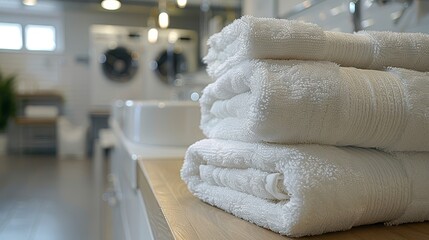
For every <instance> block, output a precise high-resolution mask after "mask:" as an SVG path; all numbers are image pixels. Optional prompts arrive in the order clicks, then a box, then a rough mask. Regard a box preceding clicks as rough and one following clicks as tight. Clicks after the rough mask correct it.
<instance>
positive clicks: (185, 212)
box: [137, 159, 429, 240]
mask: <svg viewBox="0 0 429 240" xmlns="http://www.w3.org/2000/svg"><path fill="white" fill-rule="evenodd" d="M182 163H183V160H182V159H163V160H147V159H145V160H139V165H140V168H138V173H137V175H138V176H139V178H138V179H139V183H138V186H139V189H140V190H141V189H146V191H142V195H143V197H144V199H145V200H146V198H147V197H149V198H150V196H148V195H150V194H153V196H152V198H153V199H155V200H156V203H155V204H153V203H152V205H151V206H147V207H155V208H158V209H157V211H159V214H158V217H163V218H164V219H165V221H163V220H157V221H156V222H157V223H156V224H161V225H162V224H164V225H165V224H167V226H163V227H159V228H160V229H163V230H162V231H161V232H160V233H157V234H158V235H157V237H159V238H157V239H178V240H182V239H183V240H193V239H204V240H206V239H207V240H209V239H234V240H235V239H274V240H275V239H282V240H286V239H303V240H304V239H305V240H334V239H335V240H338V239H344V240H363V239H365V240H367V239H369V240H371V239H392V240H408V239H409V240H429V223H428V222H425V223H413V224H403V225H400V226H393V227H386V226H384V225H383V224H374V225H367V226H361V227H356V228H353V229H351V230H348V231H344V232H336V233H327V234H323V235H318V236H313V237H302V238H288V237H285V236H281V235H280V234H278V233H275V232H272V231H270V230H267V229H264V228H261V227H258V226H257V225H255V224H252V223H249V222H247V221H244V220H242V219H240V218H237V217H235V216H233V215H231V214H229V213H226V212H225V211H223V210H221V209H218V208H216V207H213V206H210V205H208V204H206V203H204V202H202V201H201V200H199V199H198V198H196V197H194V196H193V195H192V194H191V193H190V192H189V191H188V189H187V187H186V184H185V183H184V182H183V181H182V180H181V179H180V168H181V167H182ZM145 185H146V186H145ZM148 186H149V188H150V190H151V191H148ZM154 205H155V206H154ZM149 218H151V216H149ZM151 224H152V221H151ZM152 229H153V230H154V228H152ZM155 229H156V228H155ZM166 229H168V230H169V231H170V234H168V233H166V232H165V231H166ZM155 231H156V230H155ZM154 234H155V233H154Z"/></svg>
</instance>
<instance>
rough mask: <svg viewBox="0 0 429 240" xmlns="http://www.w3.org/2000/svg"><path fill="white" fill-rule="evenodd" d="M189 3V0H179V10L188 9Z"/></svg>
mask: <svg viewBox="0 0 429 240" xmlns="http://www.w3.org/2000/svg"><path fill="white" fill-rule="evenodd" d="M187 2H188V1H187V0H177V5H178V6H179V8H184V7H186V3H187Z"/></svg>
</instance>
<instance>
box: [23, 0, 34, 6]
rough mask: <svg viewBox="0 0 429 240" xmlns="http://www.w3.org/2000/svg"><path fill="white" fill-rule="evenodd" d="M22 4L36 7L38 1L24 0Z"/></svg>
mask: <svg viewBox="0 0 429 240" xmlns="http://www.w3.org/2000/svg"><path fill="white" fill-rule="evenodd" d="M22 4H24V5H25V6H34V5H36V4H37V0H22Z"/></svg>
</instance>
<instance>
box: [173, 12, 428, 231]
mask: <svg viewBox="0 0 429 240" xmlns="http://www.w3.org/2000/svg"><path fill="white" fill-rule="evenodd" d="M208 44H209V52H208V55H207V56H206V58H205V61H206V63H207V71H208V73H209V75H210V76H211V77H212V78H213V79H214V80H215V81H214V83H212V84H210V85H209V86H207V87H206V88H205V90H204V92H203V96H202V98H201V100H200V104H201V111H202V119H201V128H202V129H203V132H204V133H205V135H206V136H207V137H208V139H205V140H202V141H199V142H197V143H195V144H194V145H192V146H191V147H190V148H189V149H188V151H187V154H186V157H185V162H184V165H183V168H182V170H181V176H182V179H183V180H184V181H185V182H186V183H187V185H188V188H189V190H190V191H191V192H192V193H193V194H194V195H195V196H197V197H198V198H200V199H201V200H203V201H205V202H207V203H209V204H211V205H214V206H216V207H219V208H221V209H223V210H225V211H227V212H229V213H232V214H234V215H235V216H237V217H240V218H242V219H245V220H247V221H250V222H252V223H255V224H257V225H259V226H262V227H265V228H268V229H271V230H273V231H275V232H279V233H281V234H284V235H288V236H295V237H298V236H305V235H316V234H321V233H325V232H332V231H340V230H346V229H350V228H351V227H353V226H358V225H363V224H372V223H378V222H384V223H385V224H386V225H397V224H401V223H408V222H422V221H426V220H429V73H428V72H429V35H424V34H418V33H392V32H359V33H355V34H347V33H335V32H328V31H323V30H322V29H321V28H320V27H318V26H317V25H314V24H309V23H303V22H297V21H289V20H278V19H266V18H254V17H250V16H244V17H242V18H241V19H238V20H236V21H234V22H233V23H232V24H230V25H228V26H227V27H225V28H224V29H223V30H222V31H221V32H220V33H218V34H215V35H213V36H212V37H211V38H210V39H209V42H208Z"/></svg>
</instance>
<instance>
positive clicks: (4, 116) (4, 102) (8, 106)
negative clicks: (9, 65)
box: [0, 71, 16, 155]
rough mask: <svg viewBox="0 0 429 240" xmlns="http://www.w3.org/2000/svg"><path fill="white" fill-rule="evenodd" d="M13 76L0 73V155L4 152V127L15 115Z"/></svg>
mask: <svg viewBox="0 0 429 240" xmlns="http://www.w3.org/2000/svg"><path fill="white" fill-rule="evenodd" d="M15 78H16V76H15V75H8V76H6V75H4V74H3V73H2V72H1V71H0V155H2V154H4V153H5V150H6V134H5V132H6V127H7V123H8V121H9V118H10V117H12V116H14V115H15V111H16V100H15V99H16V94H15Z"/></svg>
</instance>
